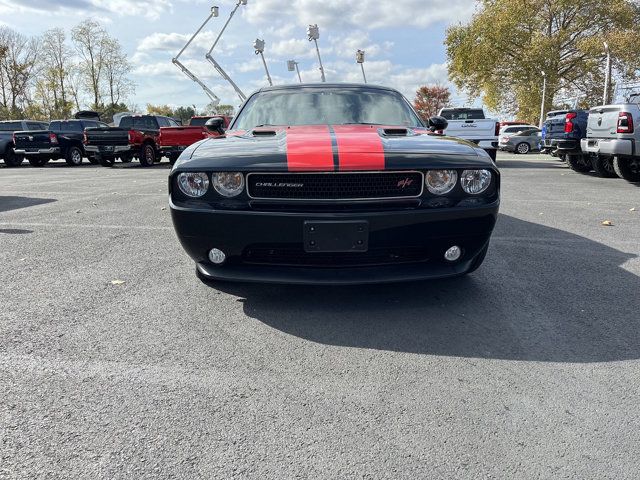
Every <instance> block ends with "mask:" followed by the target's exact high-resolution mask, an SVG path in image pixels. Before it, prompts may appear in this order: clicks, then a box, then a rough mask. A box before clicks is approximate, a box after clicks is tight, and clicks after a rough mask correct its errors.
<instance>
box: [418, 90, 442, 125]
mask: <svg viewBox="0 0 640 480" xmlns="http://www.w3.org/2000/svg"><path fill="white" fill-rule="evenodd" d="M450 100H451V92H450V91H449V88H448V87H443V86H442V85H431V86H429V85H424V86H422V87H420V88H418V90H417V91H416V98H415V100H414V101H413V106H414V108H415V109H416V111H417V112H418V115H420V117H421V118H422V119H423V120H424V121H427V120H429V117H433V116H434V115H437V114H438V112H439V111H440V109H441V108H444V107H448V106H449V102H450Z"/></svg>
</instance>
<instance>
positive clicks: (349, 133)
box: [333, 125, 384, 170]
mask: <svg viewBox="0 0 640 480" xmlns="http://www.w3.org/2000/svg"><path fill="white" fill-rule="evenodd" d="M333 130H334V131H335V134H336V139H337V142H338V158H339V170H384V147H383V145H382V138H380V135H379V134H378V127H371V126H369V125H336V126H334V127H333Z"/></svg>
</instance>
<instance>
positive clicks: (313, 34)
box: [307, 24, 327, 82]
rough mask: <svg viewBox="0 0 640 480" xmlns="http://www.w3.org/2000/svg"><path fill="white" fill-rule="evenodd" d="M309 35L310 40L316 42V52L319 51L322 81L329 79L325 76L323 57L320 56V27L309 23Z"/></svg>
mask: <svg viewBox="0 0 640 480" xmlns="http://www.w3.org/2000/svg"><path fill="white" fill-rule="evenodd" d="M307 37H309V41H310V42H314V43H315V44H316V52H318V62H320V75H322V81H323V82H326V81H327V79H326V78H325V76H324V67H323V66H322V57H320V48H318V39H319V38H320V29H319V28H318V25H317V24H316V25H309V27H308V28H307Z"/></svg>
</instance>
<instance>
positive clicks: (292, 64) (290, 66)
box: [287, 60, 302, 83]
mask: <svg viewBox="0 0 640 480" xmlns="http://www.w3.org/2000/svg"><path fill="white" fill-rule="evenodd" d="M287 70H289V71H290V72H296V73H297V74H298V80H300V83H302V77H301V76H300V69H299V68H298V62H296V61H295V60H287Z"/></svg>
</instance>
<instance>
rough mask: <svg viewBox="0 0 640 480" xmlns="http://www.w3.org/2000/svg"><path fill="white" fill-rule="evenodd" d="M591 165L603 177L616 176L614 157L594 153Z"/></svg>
mask: <svg viewBox="0 0 640 480" xmlns="http://www.w3.org/2000/svg"><path fill="white" fill-rule="evenodd" d="M591 166H592V167H593V171H594V172H596V174H597V175H598V176H599V177H602V178H616V177H617V176H618V175H616V171H615V170H614V169H613V159H612V158H611V157H604V156H602V155H593V156H592V157H591Z"/></svg>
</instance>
